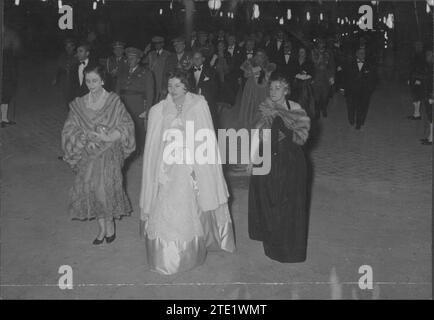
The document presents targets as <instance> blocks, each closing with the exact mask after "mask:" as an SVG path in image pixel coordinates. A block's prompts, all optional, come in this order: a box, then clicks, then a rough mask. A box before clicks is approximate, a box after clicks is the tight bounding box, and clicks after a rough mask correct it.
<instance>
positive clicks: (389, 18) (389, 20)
mask: <svg viewBox="0 0 434 320" xmlns="http://www.w3.org/2000/svg"><path fill="white" fill-rule="evenodd" d="M386 26H387V27H388V28H389V29H393V26H394V16H393V13H389V14H388V15H387V20H386Z"/></svg>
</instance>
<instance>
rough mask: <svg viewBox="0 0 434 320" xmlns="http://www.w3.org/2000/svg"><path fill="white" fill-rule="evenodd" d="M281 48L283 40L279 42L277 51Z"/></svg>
mask: <svg viewBox="0 0 434 320" xmlns="http://www.w3.org/2000/svg"><path fill="white" fill-rule="evenodd" d="M281 46H282V40H277V51H279V50H280V47H281Z"/></svg>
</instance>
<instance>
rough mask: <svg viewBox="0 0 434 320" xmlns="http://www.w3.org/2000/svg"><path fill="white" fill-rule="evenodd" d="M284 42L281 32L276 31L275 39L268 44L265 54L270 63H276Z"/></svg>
mask: <svg viewBox="0 0 434 320" xmlns="http://www.w3.org/2000/svg"><path fill="white" fill-rule="evenodd" d="M284 42H285V34H284V33H283V31H282V30H278V31H277V33H276V39H275V40H274V41H272V42H271V43H270V45H269V46H268V50H267V52H266V53H267V55H268V58H269V60H270V62H274V63H277V61H278V60H279V57H281V56H282V55H283V46H284Z"/></svg>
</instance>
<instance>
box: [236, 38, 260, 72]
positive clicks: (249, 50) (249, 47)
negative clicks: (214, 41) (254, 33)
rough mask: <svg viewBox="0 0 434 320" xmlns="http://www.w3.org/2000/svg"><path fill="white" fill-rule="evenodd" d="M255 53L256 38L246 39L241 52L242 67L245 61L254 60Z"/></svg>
mask: <svg viewBox="0 0 434 320" xmlns="http://www.w3.org/2000/svg"><path fill="white" fill-rule="evenodd" d="M255 53H256V48H255V38H252V37H249V38H247V39H246V44H245V45H244V47H243V48H242V49H241V50H240V53H239V57H238V59H239V61H238V64H239V65H241V64H242V63H243V62H244V61H246V60H248V59H251V58H253V56H254V55H255Z"/></svg>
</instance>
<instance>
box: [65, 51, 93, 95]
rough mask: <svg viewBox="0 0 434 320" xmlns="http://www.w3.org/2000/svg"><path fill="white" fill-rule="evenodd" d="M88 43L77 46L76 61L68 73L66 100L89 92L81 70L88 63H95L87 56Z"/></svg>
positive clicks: (88, 52)
mask: <svg viewBox="0 0 434 320" xmlns="http://www.w3.org/2000/svg"><path fill="white" fill-rule="evenodd" d="M89 55H90V45H89V44H88V43H81V44H79V46H78V47H77V59H78V63H76V64H74V65H73V66H72V68H71V73H70V81H69V85H70V90H68V91H69V97H68V102H71V101H72V100H74V99H75V98H77V97H82V96H84V95H85V94H87V93H88V92H89V89H88V88H87V86H86V81H85V79H84V73H83V70H84V68H86V67H87V66H88V65H96V61H95V60H94V59H91V58H90V57H89Z"/></svg>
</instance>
